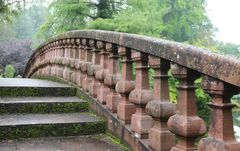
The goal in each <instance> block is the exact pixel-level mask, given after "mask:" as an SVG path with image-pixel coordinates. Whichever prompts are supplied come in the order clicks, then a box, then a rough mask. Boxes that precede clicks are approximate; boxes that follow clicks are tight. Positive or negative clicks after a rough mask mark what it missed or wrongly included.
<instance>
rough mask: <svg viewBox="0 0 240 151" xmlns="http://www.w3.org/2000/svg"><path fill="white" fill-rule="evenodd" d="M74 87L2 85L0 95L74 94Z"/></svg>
mask: <svg viewBox="0 0 240 151" xmlns="http://www.w3.org/2000/svg"><path fill="white" fill-rule="evenodd" d="M75 95H76V89H75V88H73V87H67V88H64V87H57V88H55V87H53V88H49V87H47V88H42V87H41V88H40V87H36V88H33V87H2V88H0V96H2V97H4V96H11V97H17V96H75Z"/></svg>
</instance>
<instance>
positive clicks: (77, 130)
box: [0, 113, 106, 140]
mask: <svg viewBox="0 0 240 151" xmlns="http://www.w3.org/2000/svg"><path fill="white" fill-rule="evenodd" d="M105 129H106V122H105V121H104V120H103V119H101V118H100V117H96V116H94V115H92V114H90V113H61V114H56V113H55V114H53V113H51V114H16V115H15V114H9V115H0V132H1V133H0V139H1V140H6V139H19V138H36V137H48V136H76V135H89V134H97V133H103V132H105Z"/></svg>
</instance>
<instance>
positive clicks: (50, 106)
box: [0, 102, 89, 114]
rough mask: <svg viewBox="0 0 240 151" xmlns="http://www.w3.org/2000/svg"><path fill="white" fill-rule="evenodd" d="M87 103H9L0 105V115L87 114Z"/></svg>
mask: <svg viewBox="0 0 240 151" xmlns="http://www.w3.org/2000/svg"><path fill="white" fill-rule="evenodd" d="M88 111H89V103H88V102H61V103H60V102H57V103H56V102H52V103H11V104H0V114H13V113H74V112H88Z"/></svg>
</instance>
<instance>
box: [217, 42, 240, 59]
mask: <svg viewBox="0 0 240 151" xmlns="http://www.w3.org/2000/svg"><path fill="white" fill-rule="evenodd" d="M217 49H218V50H219V51H220V53H222V54H227V55H230V56H233V57H238V58H239V57H240V44H238V45H237V44H233V43H223V42H217Z"/></svg>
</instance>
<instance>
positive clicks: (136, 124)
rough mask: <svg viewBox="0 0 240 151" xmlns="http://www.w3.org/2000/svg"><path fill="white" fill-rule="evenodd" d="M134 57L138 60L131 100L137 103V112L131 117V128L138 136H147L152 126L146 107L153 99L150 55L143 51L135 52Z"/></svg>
mask: <svg viewBox="0 0 240 151" xmlns="http://www.w3.org/2000/svg"><path fill="white" fill-rule="evenodd" d="M132 59H133V60H134V61H135V62H136V81H135V82H136V86H135V89H134V90H133V91H132V92H131V93H130V95H129V100H130V101H131V102H132V103H133V104H135V106H136V113H134V114H133V115H132V118H131V129H132V131H134V132H135V134H136V137H138V138H147V137H148V131H149V129H150V128H151V127H152V117H151V116H149V115H148V114H147V113H146V111H145V107H146V105H147V103H148V102H149V101H151V100H152V99H153V96H152V91H151V90H150V89H149V80H148V68H149V67H148V55H147V54H146V53H143V52H133V53H132Z"/></svg>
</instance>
